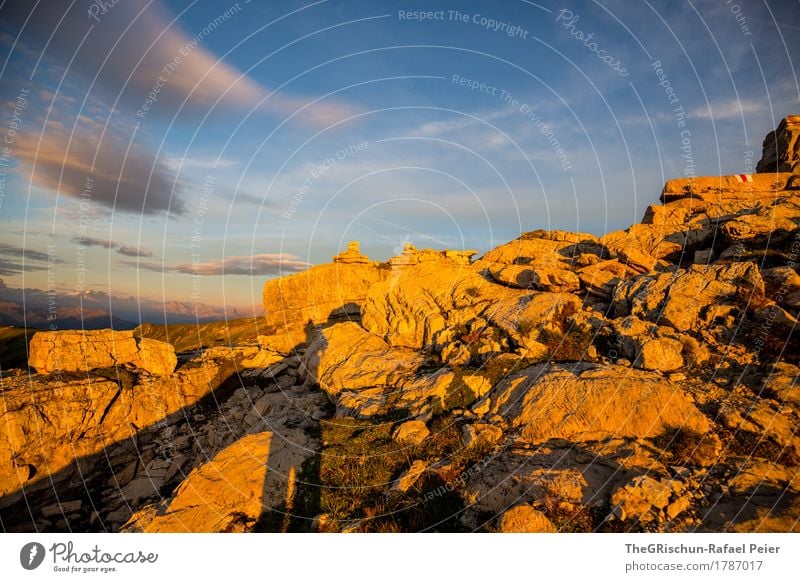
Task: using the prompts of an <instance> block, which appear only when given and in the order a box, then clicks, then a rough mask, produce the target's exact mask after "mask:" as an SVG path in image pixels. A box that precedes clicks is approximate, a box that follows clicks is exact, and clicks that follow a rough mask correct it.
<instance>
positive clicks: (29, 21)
mask: <svg viewBox="0 0 800 582" xmlns="http://www.w3.org/2000/svg"><path fill="white" fill-rule="evenodd" d="M11 4H12V5H11V6H9V7H6V8H5V10H4V18H5V19H7V21H8V22H9V23H10V24H12V25H13V26H15V27H16V28H18V29H21V28H22V27H23V25H24V27H25V31H32V35H33V37H35V40H36V42H37V43H45V42H46V43H48V46H49V48H48V50H49V51H50V54H51V55H63V56H64V58H65V59H66V58H68V57H71V56H72V55H74V57H75V58H74V61H73V62H72V63H71V67H72V68H74V69H77V70H78V71H80V73H82V74H83V76H84V77H85V78H87V79H89V80H91V79H93V78H94V77H95V75H97V84H98V85H99V86H100V87H101V88H102V89H103V90H104V91H105V92H106V94H107V95H109V96H111V97H113V98H116V97H117V96H120V98H121V99H123V100H125V101H126V102H127V103H128V104H129V105H130V106H132V107H133V110H134V111H139V112H140V113H141V115H140V116H141V117H146V116H150V115H160V116H166V117H172V116H173V115H174V114H175V112H176V111H177V109H178V108H179V107H181V106H183V108H184V109H188V110H195V111H196V112H197V111H205V110H207V109H208V108H209V107H210V106H212V105H214V104H216V103H219V105H220V106H221V107H223V108H236V109H245V110H251V109H259V110H262V111H265V112H268V113H271V114H275V115H279V116H282V117H286V116H288V115H290V114H292V113H294V112H295V111H298V110H299V109H301V108H303V107H304V106H306V105H308V107H307V108H306V109H305V110H304V111H303V112H302V113H300V114H299V115H298V119H300V120H302V121H305V122H308V123H310V124H313V125H317V126H326V125H330V124H332V123H335V122H337V121H340V120H342V119H344V118H345V117H348V116H350V115H352V114H353V113H354V112H355V109H354V108H353V107H351V106H350V105H347V104H344V103H341V102H337V101H333V100H324V101H320V102H318V103H313V104H312V102H313V101H314V99H312V98H306V97H300V96H295V95H290V94H288V93H286V92H283V91H280V92H276V91H274V90H272V89H271V88H269V87H265V86H263V85H261V84H260V83H258V82H257V81H255V80H254V79H252V78H251V77H249V76H247V75H245V74H243V73H242V72H241V71H239V70H238V69H236V68H235V67H233V66H231V65H229V64H227V63H225V62H224V61H222V60H220V58H219V57H218V56H217V55H215V54H214V53H212V52H211V51H210V50H208V49H207V48H206V46H205V45H206V43H207V42H208V41H209V40H210V39H216V38H217V36H218V35H219V36H224V35H226V34H227V35H229V34H230V33H231V32H235V31H236V30H237V26H239V24H238V23H241V22H242V21H246V20H247V19H248V18H251V16H249V15H248V11H250V12H252V11H253V10H256V8H257V7H256V6H255V5H254V4H253V5H249V6H248V5H247V4H245V3H241V4H240V3H235V4H232V5H228V6H227V7H224V6H223V7H222V8H221V9H220V11H219V12H218V13H216V14H211V15H210V16H209V17H208V20H207V21H206V22H205V23H200V24H197V25H195V26H193V28H192V29H191V30H189V31H188V32H184V31H183V30H181V29H180V27H179V26H178V25H177V24H176V23H173V22H172V20H173V15H171V14H170V13H169V11H168V10H167V9H166V8H165V6H164V3H163V2H150V1H148V0H125V1H124V2H119V3H116V4H114V5H113V6H110V7H109V8H108V9H107V10H105V11H104V13H103V14H96V15H95V17H94V18H92V17H91V16H90V15H88V14H87V11H86V9H87V7H88V6H91V4H90V3H89V2H86V1H84V2H76V3H74V4H73V5H71V6H68V5H67V4H65V3H64V2H62V1H61V0H41V1H40V2H37V3H36V4H35V5H33V6H31V4H29V3H26V2H16V3H11ZM90 29H91V30H90ZM87 33H88V38H87V40H86V42H85V43H84V46H82V47H81V42H82V39H83V37H84V35H86V34H87ZM28 36H29V34H28V33H26V35H25V39H24V40H25V41H26V43H28V44H33V45H34V46H33V48H34V49H38V48H39V47H38V46H35V44H34V43H32V42H31V40H33V39H32V38H31V39H29V38H28ZM63 64H66V62H64V63H63ZM154 91H155V92H156V94H155V95H153V96H154V99H150V100H149V101H148V99H149V97H148V96H150V95H152V94H153V93H154Z"/></svg>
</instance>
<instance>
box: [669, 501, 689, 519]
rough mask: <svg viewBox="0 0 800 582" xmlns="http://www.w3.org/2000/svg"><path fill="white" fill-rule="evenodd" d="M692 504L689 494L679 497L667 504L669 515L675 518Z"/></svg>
mask: <svg viewBox="0 0 800 582" xmlns="http://www.w3.org/2000/svg"><path fill="white" fill-rule="evenodd" d="M690 505H691V500H690V499H689V497H688V496H684V497H679V498H678V499H677V500H675V501H673V502H672V503H670V504H669V505H667V517H669V518H670V519H675V518H676V517H678V516H679V515H680V514H681V513H683V512H684V511H686V510H687V509H689V506H690Z"/></svg>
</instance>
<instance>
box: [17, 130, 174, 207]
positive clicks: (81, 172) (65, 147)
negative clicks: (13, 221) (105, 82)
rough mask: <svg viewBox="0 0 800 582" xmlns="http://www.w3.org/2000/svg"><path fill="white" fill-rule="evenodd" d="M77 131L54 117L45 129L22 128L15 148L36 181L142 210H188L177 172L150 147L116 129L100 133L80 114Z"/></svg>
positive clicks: (97, 201)
mask: <svg viewBox="0 0 800 582" xmlns="http://www.w3.org/2000/svg"><path fill="white" fill-rule="evenodd" d="M77 123H78V125H77V126H76V127H75V129H74V132H73V133H72V135H70V132H69V131H67V129H66V128H64V127H63V125H62V124H61V123H60V122H51V123H48V125H47V126H46V127H45V130H44V132H43V133H42V135H41V136H40V135H36V134H31V133H21V134H19V136H18V137H17V143H16V145H17V147H16V150H15V152H14V154H15V156H16V157H17V159H18V160H19V164H20V170H21V172H22V174H23V175H24V176H25V177H26V179H28V180H30V182H31V183H32V184H34V185H36V186H39V187H41V188H45V189H48V190H52V191H55V192H59V193H62V194H66V195H67V196H71V197H73V198H79V199H81V200H82V201H85V202H87V203H88V204H90V205H91V204H100V205H102V206H104V207H107V208H111V209H114V210H121V211H126V212H133V213H137V214H158V213H161V212H172V213H175V214H183V213H184V212H185V204H184V201H183V199H182V198H181V197H180V195H179V193H174V192H173V191H174V190H179V188H175V187H174V177H173V176H172V175H171V172H170V171H169V170H168V169H167V167H166V166H165V165H164V164H163V163H162V162H161V161H159V160H157V159H156V158H155V157H154V156H153V154H152V153H151V152H150V151H148V150H147V149H146V148H144V147H142V146H140V145H138V144H127V143H125V141H124V140H122V139H120V138H118V137H117V136H116V135H114V134H112V133H110V132H109V133H106V134H104V135H102V136H101V137H100V138H99V139H98V135H97V133H96V130H95V128H94V124H93V123H90V122H88V121H82V120H78V122H77Z"/></svg>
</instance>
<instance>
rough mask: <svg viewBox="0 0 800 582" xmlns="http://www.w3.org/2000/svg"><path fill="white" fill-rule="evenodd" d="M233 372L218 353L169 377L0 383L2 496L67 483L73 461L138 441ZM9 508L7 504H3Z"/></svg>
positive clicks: (122, 372)
mask: <svg viewBox="0 0 800 582" xmlns="http://www.w3.org/2000/svg"><path fill="white" fill-rule="evenodd" d="M235 372H236V359H235V357H234V356H233V354H228V353H226V352H225V351H222V350H219V349H217V350H216V351H211V352H209V353H206V354H204V355H203V356H200V357H198V358H196V359H195V360H193V361H190V362H188V363H186V364H185V365H184V366H182V367H181V368H180V369H179V370H178V371H177V372H176V373H175V374H174V375H173V376H169V377H151V376H148V375H146V374H141V373H137V371H136V370H134V371H128V370H126V369H122V368H120V369H113V368H112V369H110V370H107V371H105V372H103V374H104V375H103V376H101V375H98V374H91V373H88V374H87V373H84V374H83V375H82V376H79V377H75V378H68V377H66V376H65V375H64V376H61V375H53V376H33V377H31V378H27V377H26V378H18V379H5V380H2V381H1V382H2V387H3V397H4V402H5V407H4V410H3V412H2V413H1V414H0V422H1V423H2V426H3V427H4V429H3V431H0V459H2V461H0V496H3V495H8V494H10V493H12V492H18V491H19V490H20V489H21V488H22V487H31V486H33V485H34V484H35V483H37V482H43V483H44V484H45V485H46V484H47V479H48V478H50V479H54V478H56V477H54V475H56V474H59V473H60V474H59V475H58V479H68V478H69V477H70V476H71V475H70V473H64V471H65V470H67V469H70V470H76V468H75V467H74V466H72V464H73V462H74V461H75V460H76V459H80V458H82V457H88V456H90V455H93V454H95V453H98V452H100V451H102V450H103V449H104V448H106V447H109V446H111V445H113V444H115V443H119V442H122V441H124V440H125V439H129V438H131V437H133V436H135V435H136V434H137V433H138V432H140V431H142V430H145V429H147V428H148V427H150V426H151V425H153V424H154V423H157V422H159V421H162V420H163V419H165V418H167V417H168V416H169V415H171V414H174V413H176V412H178V411H180V410H181V409H184V408H186V407H190V406H193V405H194V404H196V403H197V402H198V401H199V400H200V399H201V398H203V397H204V396H205V395H207V394H209V393H210V392H211V391H213V390H214V389H216V388H217V387H218V386H219V385H220V384H221V383H222V382H224V381H225V380H227V379H228V378H229V377H230V376H231V375H232V374H234V373H235ZM4 501H6V502H8V501H9V500H8V499H6V500H4Z"/></svg>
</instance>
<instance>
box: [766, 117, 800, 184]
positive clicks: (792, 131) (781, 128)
mask: <svg viewBox="0 0 800 582" xmlns="http://www.w3.org/2000/svg"><path fill="white" fill-rule="evenodd" d="M798 138H800V115H789V116H788V117H784V118H783V119H782V120H781V122H780V123H779V124H778V128H777V129H776V130H775V131H771V132H769V133H768V134H767V137H766V138H764V144H763V148H762V153H761V159H760V160H759V161H758V164H756V172H760V173H761V172H764V173H772V172H798V171H800V139H798Z"/></svg>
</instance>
